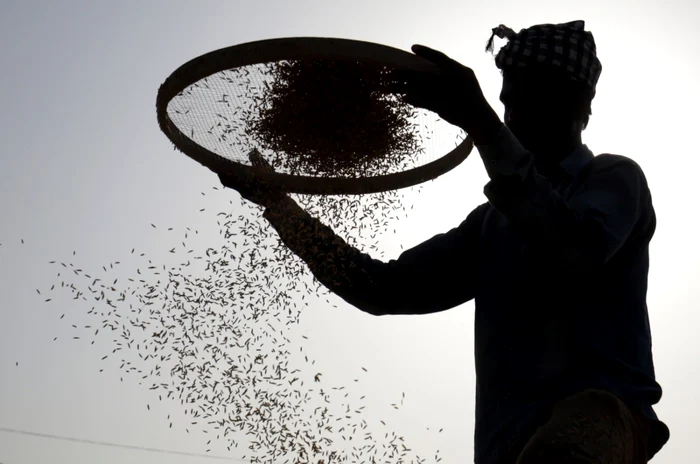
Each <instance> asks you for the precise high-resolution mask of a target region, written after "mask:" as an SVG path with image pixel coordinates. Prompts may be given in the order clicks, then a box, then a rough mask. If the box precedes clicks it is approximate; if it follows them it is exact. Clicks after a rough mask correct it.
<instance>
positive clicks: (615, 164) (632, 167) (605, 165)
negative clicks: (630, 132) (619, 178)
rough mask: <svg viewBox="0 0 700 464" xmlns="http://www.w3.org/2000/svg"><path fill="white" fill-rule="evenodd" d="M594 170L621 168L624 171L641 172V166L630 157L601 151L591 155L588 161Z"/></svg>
mask: <svg viewBox="0 0 700 464" xmlns="http://www.w3.org/2000/svg"><path fill="white" fill-rule="evenodd" d="M590 165H591V168H592V169H593V170H594V171H600V170H609V169H621V170H625V171H636V172H638V173H640V174H643V173H644V171H643V170H642V167H641V166H640V165H639V163H637V162H636V161H635V160H633V159H632V158H629V157H627V156H624V155H617V154H613V153H601V154H599V155H596V156H594V157H593V160H592V161H591V163H590Z"/></svg>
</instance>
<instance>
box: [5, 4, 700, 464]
mask: <svg viewBox="0 0 700 464" xmlns="http://www.w3.org/2000/svg"><path fill="white" fill-rule="evenodd" d="M576 19H584V20H585V21H586V29H587V30H590V31H592V32H593V34H594V37H595V39H596V42H597V46H598V53H599V57H600V59H601V61H602V64H603V73H602V75H601V78H600V81H599V84H598V88H597V95H596V97H595V100H594V101H593V115H592V117H591V120H590V124H589V126H588V129H587V130H586V131H585V132H584V133H583V141H584V143H586V144H587V145H588V146H589V148H591V150H592V151H593V152H594V153H596V154H600V153H615V154H621V155H625V156H628V157H630V158H632V159H634V160H635V161H637V162H638V163H639V164H640V165H641V166H642V168H643V169H644V171H645V173H646V176H647V178H648V181H649V184H650V188H651V192H652V195H653V199H654V205H655V208H656V212H657V217H658V228H657V232H656V235H655V237H654V239H653V240H652V242H651V270H650V276H649V281H650V283H649V295H648V305H649V313H650V318H651V324H652V333H653V340H654V357H655V363H656V371H657V378H658V381H659V382H660V383H661V385H662V387H663V388H664V396H663V398H662V400H661V403H660V404H659V405H657V406H656V407H655V408H656V411H657V413H658V414H659V416H660V417H661V418H662V420H664V421H665V422H666V423H667V424H668V425H669V427H670V429H671V440H670V442H669V443H668V445H667V446H666V447H665V448H664V450H662V451H661V452H660V454H659V455H658V457H657V458H656V459H655V460H654V462H656V463H658V464H671V463H678V462H700V450H699V449H698V446H697V439H696V435H697V433H696V426H697V420H698V419H700V408H699V406H698V394H697V390H698V382H699V381H700V369H699V367H698V362H697V359H698V355H700V340H699V339H698V336H697V328H698V326H699V323H700V314H699V312H698V303H697V302H698V301H699V300H700V290H699V289H698V285H697V283H698V277H700V272H699V271H700V249H699V248H700V242H698V240H697V230H698V225H699V224H698V219H697V217H698V216H697V214H695V211H694V210H693V209H690V208H694V204H695V200H696V198H697V197H698V195H697V193H696V192H697V191H696V188H697V169H698V168H699V167H700V164H699V162H698V153H697V151H698V149H697V141H696V140H695V139H694V138H693V134H695V133H696V131H697V123H698V117H697V108H698V107H700V98H699V91H698V87H697V85H696V81H697V76H698V73H700V66H699V64H700V63H699V59H698V56H699V55H698V52H697V47H696V46H693V44H694V43H695V44H697V34H696V33H695V27H696V24H697V22H698V20H700V5H699V4H698V3H697V2H696V1H694V0H685V1H678V0H673V1H670V0H666V1H663V2H662V1H642V2H640V1H631V0H630V1H624V2H623V1H613V2H611V1H608V0H599V1H590V2H580V1H576V2H574V1H556V2H555V1H537V0H533V1H531V2H525V3H524V2H521V1H500V2H468V1H454V0H453V1H448V0H431V1H425V2H411V1H405V0H403V1H398V0H372V1H370V0H357V1H354V2H341V1H335V0H330V1H329V0H304V1H294V2H291V1H280V0H275V1H272V0H256V1H248V2H244V1H241V0H229V1H200V2H192V1H181V0H169V1H148V2H146V1H138V2H137V1H121V2H107V1H100V2H98V1H95V2H87V1H83V2H79V1H63V2H49V1H45V2H39V1H30V0H23V1H12V0H4V1H2V2H0V42H1V43H2V47H0V76H1V77H0V83H1V84H2V85H0V192H1V194H0V213H1V214H2V218H3V220H2V221H0V243H2V245H1V246H0V301H2V303H0V305H1V308H2V311H1V313H0V427H1V428H9V429H15V430H21V431H28V432H34V433H40V434H50V435H60V436H66V437H73V438H76V439H82V440H92V441H98V442H110V443H116V444H122V445H128V446H133V447H142V448H154V449H162V450H172V451H178V452H183V453H193V454H204V453H205V452H206V449H208V448H211V454H216V455H218V456H228V457H232V458H240V457H241V456H242V455H243V454H245V452H244V451H239V450H236V451H235V452H232V453H228V452H227V451H226V449H225V447H224V446H223V445H221V444H218V443H213V444H212V445H211V446H209V447H207V446H206V445H205V443H206V440H207V439H208V438H206V436H205V435H204V434H203V433H202V432H201V430H196V429H192V430H191V431H190V432H191V433H189V434H188V433H186V432H185V430H184V429H185V425H186V421H187V419H184V418H182V414H181V411H180V409H179V405H178V404H176V403H167V402H159V401H158V400H157V398H156V396H157V395H156V394H155V393H153V392H152V391H149V390H148V388H147V387H146V386H143V385H139V384H138V382H137V381H136V380H135V379H133V378H129V379H127V378H125V379H124V381H123V382H121V381H120V377H122V374H121V372H120V370H119V366H118V362H117V361H112V360H107V361H101V358H102V356H103V355H104V354H106V353H109V352H111V350H112V349H113V346H112V337H108V336H105V337H103V338H99V337H96V338H95V340H96V342H95V345H90V343H89V342H88V341H85V340H83V339H80V340H74V339H73V338H72V337H73V336H74V334H75V329H73V328H72V325H76V326H78V327H81V326H83V325H85V324H87V323H88V321H93V319H90V318H89V317H88V316H87V315H86V314H85V308H84V306H80V305H78V304H77V303H75V304H73V303H72V302H71V299H70V298H65V297H63V298H59V297H56V298H57V301H56V302H53V303H55V304H54V305H53V306H52V305H50V304H44V299H43V298H38V295H37V293H36V289H37V288H39V289H40V290H42V293H43V292H47V291H48V288H47V287H50V286H51V285H52V283H55V282H56V272H57V270H56V267H52V266H51V265H49V264H48V261H50V260H58V261H64V262H69V261H70V262H71V263H74V264H75V266H76V267H80V268H82V269H84V270H85V272H88V273H90V272H97V270H100V269H101V268H102V266H105V265H108V264H109V263H113V262H115V261H120V260H123V261H124V262H126V260H127V259H128V258H129V256H130V251H131V249H132V248H136V249H138V250H141V251H143V252H146V253H148V256H149V259H152V260H153V261H154V262H155V263H160V262H164V261H166V260H167V259H168V250H169V249H170V248H171V246H172V245H170V244H169V243H170V242H168V240H174V243H175V244H177V243H178V240H179V239H178V238H174V239H171V238H169V237H170V236H169V235H167V230H166V229H167V228H170V227H172V228H174V230H175V232H177V233H178V234H179V233H180V232H179V231H182V230H185V228H186V227H190V228H192V229H199V230H200V232H201V237H203V238H201V239H200V242H199V243H198V246H199V247H204V248H206V247H207V246H208V244H207V243H206V240H208V239H209V238H207V237H210V238H211V239H212V240H213V241H212V243H215V240H214V239H215V238H216V234H217V233H218V229H216V224H215V222H214V220H213V217H214V215H213V214H208V213H207V214H208V215H206V214H200V212H199V210H200V209H202V208H206V207H209V208H210V210H214V208H220V207H225V206H226V205H227V204H228V201H229V200H234V201H233V205H234V206H232V207H231V208H234V209H235V208H240V207H239V206H238V198H237V195H236V194H235V193H232V192H226V193H223V192H214V191H213V190H212V187H214V186H218V185H219V184H218V180H217V179H216V177H215V176H214V175H213V174H212V173H211V172H209V171H208V170H206V169H204V168H202V167H200V166H199V165H198V164H197V163H195V162H194V161H191V160H189V159H188V158H186V157H185V156H184V155H182V154H179V153H177V152H174V151H173V150H172V146H171V144H170V142H169V141H168V140H167V138H166V137H165V136H164V135H163V134H162V133H161V132H160V130H159V128H158V125H157V122H156V113H155V98H156V92H157V90H158V87H159V85H160V84H161V83H162V82H163V81H164V80H165V78H166V77H167V76H168V75H169V74H170V73H171V72H172V71H173V70H175V69H176V68H177V67H178V66H180V65H181V64H183V63H185V62H186V61H188V60H190V59H192V58H194V57H196V56H199V55H201V54H204V53H206V52H209V51H211V50H215V49H218V48H222V47H225V46H229V45H234V44H237V43H242V42H248V41H253V40H261V39H267V38H275V37H291V36H322V37H342V38H350V39H359V40H366V41H371V42H377V43H382V44H386V45H391V46H394V47H398V48H402V49H405V50H409V49H410V46H411V45H412V44H414V43H421V44H424V45H428V46H430V47H433V48H437V49H440V50H442V51H444V52H445V53H447V54H448V55H450V56H452V57H453V58H455V59H457V60H458V61H460V62H462V63H463V64H465V65H467V66H470V67H472V68H473V69H474V70H475V73H476V75H477V77H478V78H479V81H480V83H481V86H482V88H483V90H484V93H485V94H486V97H487V98H488V100H489V101H490V103H491V104H492V106H493V107H494V108H495V109H496V111H497V113H499V115H502V114H503V107H502V105H501V103H500V102H499V100H498V94H499V91H500V85H501V77H500V74H499V72H498V70H497V68H496V67H495V65H494V63H493V58H492V57H491V56H490V55H489V54H487V53H484V46H485V42H486V40H487V39H488V37H489V35H490V31H491V28H493V27H495V26H498V25H499V24H501V23H503V24H506V25H507V26H509V27H511V28H513V29H515V30H516V31H518V30H520V29H521V28H525V27H529V26H531V25H533V24H541V23H560V22H567V21H572V20H576ZM503 44H504V41H501V40H500V39H496V50H498V48H500V47H501V46H502V45H503ZM475 153H476V152H475ZM487 180H488V179H487V176H486V174H485V171H484V169H483V166H482V164H481V161H480V159H479V157H478V156H472V157H470V158H469V159H467V161H465V163H463V164H462V165H460V166H459V167H457V168H456V169H455V170H453V171H452V172H450V173H448V174H447V175H445V176H443V177H441V178H440V179H438V180H437V181H435V182H432V183H429V184H427V185H426V186H425V188H424V189H423V191H422V192H421V193H420V194H419V195H415V196H414V197H410V198H408V199H407V204H412V205H414V209H413V210H411V213H410V214H409V216H408V217H406V218H404V219H401V220H400V221H396V223H395V226H396V228H397V233H396V234H395V235H394V234H387V235H386V237H384V239H383V240H382V241H381V246H382V249H383V251H385V253H386V256H387V257H396V256H398V254H399V253H400V251H401V247H402V246H403V247H404V248H408V247H410V246H413V245H415V244H417V243H419V242H421V241H423V240H425V239H427V238H430V237H431V236H433V235H434V234H437V233H439V232H444V231H446V230H448V229H449V228H451V227H454V226H456V225H457V224H459V222H461V221H462V220H463V218H464V217H466V215H467V214H468V213H469V212H470V211H471V210H472V209H473V208H474V207H476V206H477V205H478V204H480V203H483V202H484V201H485V197H484V196H483V193H482V190H483V186H484V184H485V183H486V182H487ZM204 191H209V192H212V195H211V196H202V195H201V194H200V193H201V192H204ZM212 203H213V205H212ZM217 211H221V209H218V210H217ZM151 223H153V224H155V225H157V226H158V227H157V228H155V229H154V228H153V227H151ZM207 234H209V235H207ZM22 240H24V244H22V242H21V241H22ZM73 251H75V256H73ZM125 275H126V274H125ZM314 301H315V302H314V304H313V305H312V306H311V307H309V308H308V310H307V311H306V312H305V313H304V314H303V316H302V319H301V321H300V328H301V332H303V333H305V334H306V335H307V336H308V337H309V343H308V344H307V350H306V351H307V352H308V353H309V355H310V356H312V357H313V358H314V360H315V361H316V366H315V367H314V369H316V367H318V370H319V371H320V370H323V372H324V381H328V382H335V384H344V383H347V384H348V388H349V389H352V390H353V392H354V393H355V394H357V395H365V396H367V401H368V406H367V416H368V417H370V418H371V420H372V427H373V428H375V430H378V431H380V430H381V431H383V430H384V429H382V428H380V426H379V425H378V423H377V422H378V420H379V418H382V419H384V420H385V422H386V423H387V427H386V428H387V429H389V430H392V431H394V432H395V433H397V434H400V435H404V436H405V437H406V440H407V442H410V443H411V446H412V447H413V448H414V449H415V450H416V452H418V453H420V454H421V455H424V456H427V457H428V458H430V457H432V456H433V455H434V454H435V450H436V449H439V450H440V455H441V456H442V458H443V462H447V463H456V462H471V460H472V453H473V414H474V381H475V379H474V363H473V303H468V304H465V305H463V306H460V307H458V308H455V309H453V310H451V311H448V312H445V313H442V314H437V315H431V316H423V317H384V318H374V317H371V316H369V315H366V314H363V313H361V312H360V311H358V310H356V309H354V308H352V307H350V306H348V305H346V304H344V303H339V302H338V300H337V299H335V300H332V301H331V303H332V304H336V305H337V306H338V307H337V308H334V307H332V306H331V305H330V304H328V303H326V302H325V299H321V300H318V301H317V300H314ZM61 314H66V316H65V318H64V319H59V317H60V315H61ZM301 332H300V333H301ZM54 337H58V339H57V340H56V341H53V340H54ZM361 367H365V368H366V369H367V372H364V371H362V370H361ZM100 369H103V372H100ZM313 374H314V372H311V371H308V372H305V375H313ZM360 375H361V376H362V377H361V381H359V382H353V379H354V378H356V377H358V376H360ZM402 393H405V400H404V405H403V406H402V407H401V408H400V409H398V410H396V409H394V408H393V407H391V404H392V403H396V402H397V401H400V400H401V398H402ZM147 405H150V408H151V409H150V410H148V409H147ZM169 414H170V415H172V416H173V418H174V419H171V420H168V419H167V416H168V415H169ZM368 421H369V419H368ZM170 422H174V424H173V427H172V428H169V423H170ZM428 429H430V430H428ZM440 429H443V431H442V432H438V430H440ZM209 438H211V437H209ZM429 461H430V459H429ZM40 462H52V463H55V464H68V463H71V464H79V463H85V464H87V463H90V464H92V463H96V462H99V463H105V464H113V463H122V462H130V463H152V464H161V463H163V464H164V463H166V462H167V463H173V464H177V463H205V462H213V461H212V460H211V459H205V458H200V457H193V456H177V455H168V454H165V453H160V452H153V451H145V450H134V449H123V448H115V447H109V446H101V445H96V444H88V443H76V442H70V441H65V440H55V439H50V438H42V437H36V436H27V435H20V434H16V433H7V432H3V431H0V463H3V464H36V463H40ZM430 462H432V461H430Z"/></svg>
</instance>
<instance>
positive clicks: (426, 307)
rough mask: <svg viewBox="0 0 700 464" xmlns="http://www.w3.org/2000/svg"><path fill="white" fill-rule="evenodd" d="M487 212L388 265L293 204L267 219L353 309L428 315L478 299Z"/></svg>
mask: <svg viewBox="0 0 700 464" xmlns="http://www.w3.org/2000/svg"><path fill="white" fill-rule="evenodd" d="M487 206H488V203H484V204H483V205H481V206H479V207H478V208H476V209H475V210H474V211H472V212H471V213H470V214H469V216H468V217H467V219H466V220H464V221H463V222H462V223H461V224H460V225H459V227H455V228H453V229H452V230H450V231H449V232H447V233H444V234H439V235H436V236H434V237H433V238H431V239H429V240H427V241H425V242H423V243H421V244H420V245H417V246H416V247H414V248H411V249H409V250H406V251H404V252H403V253H401V255H400V256H399V258H398V259H395V260H391V261H389V262H386V263H385V262H382V261H379V260H376V259H373V258H372V257H371V256H369V255H367V254H365V253H361V252H360V251H359V250H357V249H356V248H354V247H352V246H350V245H348V244H347V243H346V242H345V241H344V240H343V239H342V238H340V237H339V236H337V235H336V234H335V233H334V232H333V230H332V229H331V228H330V227H327V226H326V225H324V224H322V223H321V221H319V220H318V219H317V218H313V217H311V215H309V214H308V213H307V212H306V211H304V210H303V209H302V208H301V207H300V206H299V205H297V204H296V202H294V200H292V199H291V198H287V199H286V200H285V201H284V202H282V203H280V204H278V205H276V206H273V207H271V208H268V209H266V210H265V213H264V214H263V217H264V218H265V219H267V220H268V221H269V222H270V223H271V224H272V227H273V228H274V229H275V230H276V231H277V232H278V234H279V235H280V238H281V239H282V241H283V242H284V243H285V244H286V245H287V246H288V247H289V248H290V249H291V250H292V251H293V252H294V253H295V254H296V255H297V256H299V257H300V258H301V259H302V260H303V261H304V262H306V264H307V265H308V266H309V269H310V270H311V272H312V273H313V274H314V276H315V277H316V278H317V279H318V280H319V281H320V282H321V283H322V284H324V285H325V286H326V287H327V288H328V289H329V290H331V291H332V292H334V293H336V294H337V295H338V296H340V297H341V298H343V299H344V300H345V301H347V302H348V303H350V304H351V305H353V306H355V307H357V308H359V309H361V310H362V311H365V312H367V313H370V314H373V315H386V314H428V313H433V312H438V311H443V310H446V309H450V308H453V307H455V306H458V305H460V304H462V303H465V302H467V301H469V300H471V299H472V298H474V292H475V287H476V275H477V274H476V267H477V260H478V250H479V235H480V232H481V224H482V222H483V215H484V211H485V209H486V207H487Z"/></svg>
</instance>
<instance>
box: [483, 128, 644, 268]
mask: <svg viewBox="0 0 700 464" xmlns="http://www.w3.org/2000/svg"><path fill="white" fill-rule="evenodd" d="M477 148H478V149H479V151H480V153H481V155H482V158H483V160H484V163H485V164H486V167H487V171H488V173H489V177H490V178H491V181H490V182H489V183H488V184H486V187H485V188H484V194H485V195H486V197H487V198H488V199H489V200H490V202H491V204H492V205H493V206H494V207H495V208H496V209H497V210H498V211H500V212H501V213H502V214H503V215H505V216H506V217H507V218H508V220H509V221H510V222H511V224H512V225H513V227H514V228H515V229H516V230H517V231H518V233H519V234H520V236H521V237H522V238H523V240H524V241H525V243H526V244H527V248H528V250H529V252H530V254H531V255H532V256H536V257H537V259H538V260H540V261H541V262H544V263H548V264H551V265H552V266H553V269H556V270H558V271H571V272H588V271H590V270H592V269H595V268H597V267H600V266H602V265H604V264H605V263H607V262H608V261H609V260H610V259H611V258H612V256H613V255H614V254H615V253H616V252H617V251H618V250H619V249H620V247H622V245H623V244H624V243H625V241H626V240H627V239H628V238H629V236H630V234H631V232H632V231H633V230H634V228H635V226H636V225H637V223H638V222H639V221H640V220H642V219H643V220H647V221H651V220H653V219H652V218H653V215H652V214H646V213H648V212H649V208H651V200H650V198H651V197H650V195H649V193H648V187H647V183H646V179H645V177H644V174H643V172H642V170H641V168H640V167H639V166H638V165H637V163H635V162H634V161H632V160H631V159H629V158H625V157H622V156H608V157H605V158H602V157H600V158H601V159H600V160H594V161H592V163H593V168H592V170H591V172H590V174H589V175H588V176H587V178H586V179H585V181H584V182H582V183H581V185H580V187H579V188H577V190H576V191H575V192H574V194H573V195H572V197H571V199H570V200H568V201H567V200H565V199H564V198H563V197H562V196H561V195H560V194H559V193H558V192H557V191H556V190H554V189H553V188H552V186H551V184H550V183H549V181H548V180H547V179H546V178H545V177H543V176H541V175H539V174H538V173H537V170H536V169H535V166H534V163H533V157H532V154H531V153H529V152H528V151H526V150H525V149H524V147H523V146H522V145H521V144H520V143H519V142H518V140H517V139H516V138H515V136H514V135H513V134H512V133H511V132H510V130H509V129H508V128H507V127H506V126H505V125H503V126H502V128H501V130H500V132H499V133H498V136H497V137H496V138H495V139H493V140H491V141H490V142H489V144H488V145H484V146H478V147H477Z"/></svg>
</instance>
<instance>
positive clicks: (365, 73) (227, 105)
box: [167, 59, 465, 177]
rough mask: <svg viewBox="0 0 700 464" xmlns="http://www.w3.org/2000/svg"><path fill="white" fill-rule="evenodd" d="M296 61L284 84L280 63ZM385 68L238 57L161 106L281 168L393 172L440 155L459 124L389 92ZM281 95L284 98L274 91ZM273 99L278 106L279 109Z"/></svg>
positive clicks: (342, 173)
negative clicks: (239, 62)
mask: <svg viewBox="0 0 700 464" xmlns="http://www.w3.org/2000/svg"><path fill="white" fill-rule="evenodd" d="M300 64H303V65H304V70H303V71H304V72H305V74H304V75H303V76H297V79H296V81H295V82H294V86H295V87H289V85H288V86H287V88H286V90H284V91H281V90H280V89H281V88H282V87H284V85H283V84H284V82H282V78H281V76H283V75H286V76H287V77H289V75H290V73H289V72H286V74H285V73H284V71H285V70H287V71H289V70H290V69H292V68H293V67H294V66H298V65H300ZM297 69H299V68H297ZM390 71H391V69H390V68H389V67H387V66H382V67H376V68H373V69H370V68H368V65H367V64H365V63H361V62H359V61H355V62H353V61H344V62H339V61H337V60H319V59H316V60H314V61H313V62H311V61H306V62H303V63H302V62H301V61H298V60H297V61H292V60H284V61H276V62H266V63H258V64H253V65H246V66H240V67H237V68H233V69H228V70H224V71H220V72H217V73H214V74H211V75H209V76H207V77H205V78H202V79H200V80H199V81H196V82H194V83H193V84H191V85H189V86H188V87H186V88H185V89H184V90H183V91H181V92H180V93H179V94H177V95H176V96H175V97H174V98H172V99H171V100H170V101H169V103H168V105H167V114H168V117H169V118H170V119H171V121H172V122H173V123H174V124H175V126H176V127H177V128H178V129H179V130H180V131H181V132H182V133H183V134H185V135H186V136H187V137H188V138H190V139H191V140H192V141H193V142H194V143H196V144H198V145H200V146H202V147H204V148H206V149H207V150H209V151H211V152H212V153H215V154H216V155H218V156H220V157H223V158H226V159H228V160H231V161H235V162H237V163H241V164H244V165H250V161H249V160H248V153H249V152H250V151H251V150H252V149H254V148H256V149H258V151H259V152H260V153H261V154H262V155H263V157H265V158H266V159H267V160H268V161H269V162H270V163H271V164H272V165H273V166H274V167H275V170H276V171H277V172H280V173H285V174H292V175H305V176H316V177H370V176H376V175H384V174H393V173H399V172H403V171H406V170H409V169H414V168H418V167H420V166H423V165H425V164H428V163H430V162H432V161H435V160H437V159H439V158H440V157H442V156H443V155H444V154H445V153H447V152H449V151H451V150H453V149H454V148H455V147H456V146H457V145H459V144H460V143H461V142H462V141H463V140H464V138H465V133H464V132H463V131H462V130H461V129H460V128H457V127H455V126H453V125H451V124H449V123H447V122H446V121H444V120H442V119H441V118H440V117H439V116H438V115H436V114H434V113H432V112H430V111H428V110H424V109H422V108H415V107H411V106H409V105H407V104H405V103H403V102H402V100H401V96H399V95H394V94H391V93H390V92H388V90H387V87H386V86H384V84H386V81H385V80H383V77H386V76H387V75H389V72H390ZM302 74H303V73H302ZM299 77H305V78H306V82H305V83H303V84H300V83H301V82H302V81H303V80H304V79H301V80H300V79H299ZM289 83H290V82H289V80H288V82H287V84H289ZM370 89H374V90H373V91H372V92H370ZM280 95H284V96H285V98H286V100H285V101H281V100H280V98H275V97H279V96H280ZM282 100H284V99H282ZM275 108H276V109H277V110H280V109H282V110H284V111H282V113H280V112H279V111H277V113H275V112H274V111H273V110H274V109H275ZM377 110H379V112H381V111H384V113H383V115H384V116H385V117H383V118H382V117H378V112H377ZM387 110H391V111H387ZM379 116H381V115H379ZM272 119H274V121H272ZM382 124H384V126H382ZM392 124H393V126H392ZM261 128H265V129H267V131H266V132H265V133H263V131H262V130H261ZM387 128H388V130H386V129H387ZM265 134H267V136H264V135H265ZM273 135H274V137H273ZM382 136H383V137H382ZM273 139H274V141H276V142H275V143H271V141H273ZM388 139H391V140H392V141H391V143H388V142H387V140H388ZM292 140H293V141H294V142H295V143H294V144H292V143H291V141H292ZM280 141H285V143H281V142H280ZM281 147H282V148H281ZM284 147H286V149H283V148H284Z"/></svg>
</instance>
